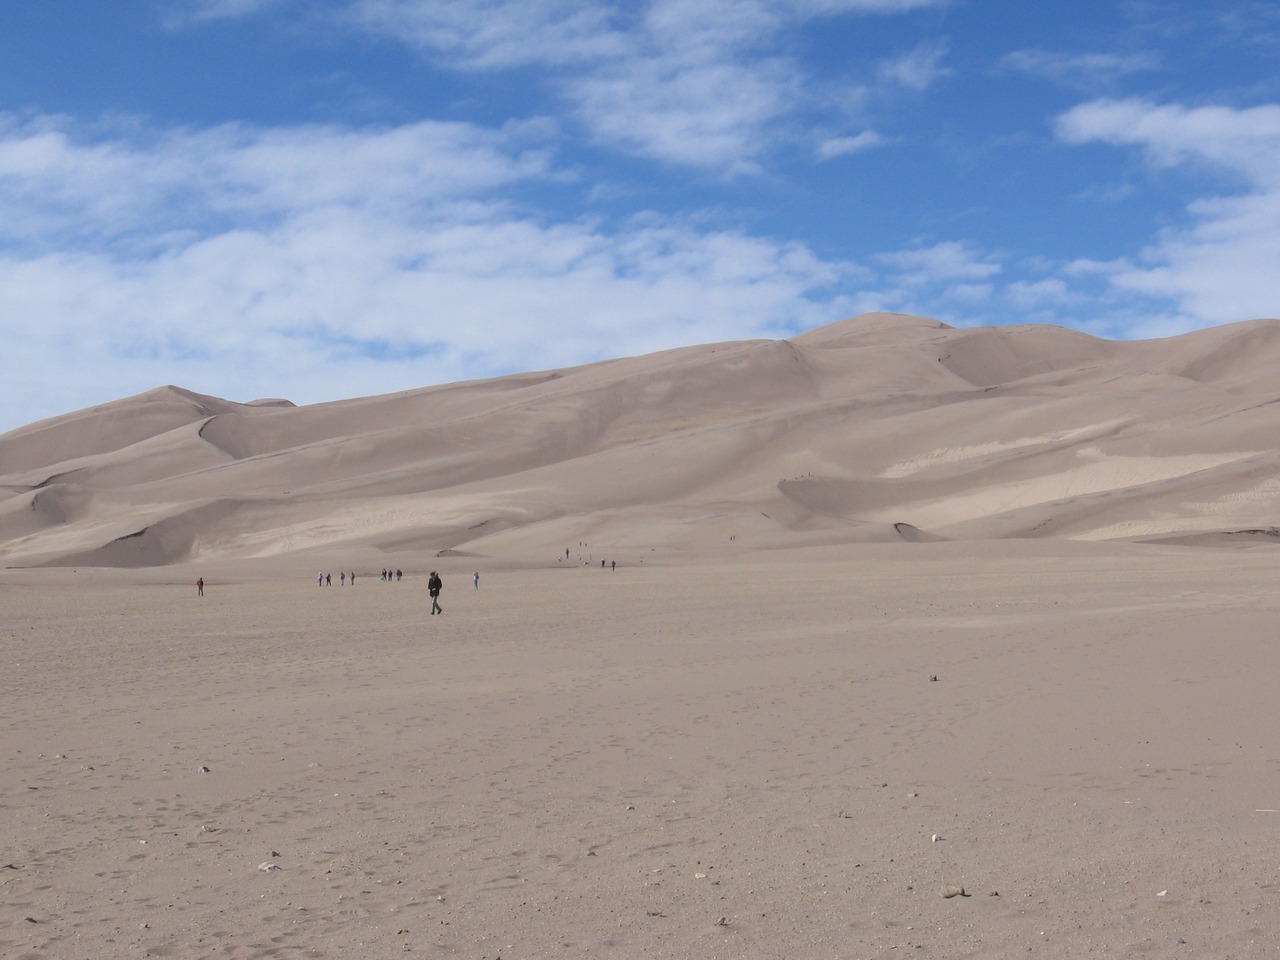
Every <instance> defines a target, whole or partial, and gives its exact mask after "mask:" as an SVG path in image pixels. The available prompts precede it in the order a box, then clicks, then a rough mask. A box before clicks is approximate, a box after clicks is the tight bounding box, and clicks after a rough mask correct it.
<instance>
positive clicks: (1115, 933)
mask: <svg viewBox="0 0 1280 960" xmlns="http://www.w3.org/2000/svg"><path fill="white" fill-rule="evenodd" d="M440 563H441V566H440V569H441V571H442V573H443V574H444V578H445V584H446V587H445V592H444V595H443V597H442V602H443V604H444V607H445V613H444V614H443V615H442V616H439V617H434V618H433V617H430V616H428V615H427V611H428V609H429V600H428V599H427V598H426V591H425V580H426V572H427V571H426V569H425V568H426V563H423V564H421V566H419V565H417V564H409V563H406V566H405V570H406V577H405V579H404V580H403V581H402V582H399V583H393V584H386V583H382V582H379V580H378V577H377V573H376V571H374V572H373V575H369V574H370V572H369V571H368V570H359V571H358V572H359V573H360V576H359V578H358V581H357V583H356V585H355V586H354V587H351V586H344V587H339V586H338V583H337V578H336V574H337V570H336V569H334V570H333V571H332V572H333V573H334V575H335V580H334V585H333V586H332V587H327V588H320V587H317V586H316V584H315V581H314V571H313V572H312V573H311V574H310V575H309V576H308V575H307V574H305V573H301V572H297V575H296V576H289V577H284V576H282V575H280V573H279V571H272V570H269V569H268V568H265V567H263V568H253V567H249V566H243V565H242V566H241V567H239V568H232V567H228V568H226V569H225V570H222V571H219V570H217V569H214V570H210V569H208V568H205V569H203V570H198V569H196V568H194V567H192V568H185V567H176V568H173V567H171V568H164V569H160V570H150V571H131V572H129V571H107V570H92V569H79V570H75V571H73V570H70V569H67V570H52V571H27V572H24V571H15V570H9V571H2V572H0V613H2V621H0V622H2V624H3V626H2V632H0V676H2V677H3V682H2V688H3V696H0V757H2V758H3V768H2V772H0V900H2V902H3V906H0V955H3V956H4V957H7V958H13V960H28V958H29V960H36V958H39V960H45V958H94V960H97V958H104V960H110V958H126V957H128V958H139V957H180V958H202V957H208V958H257V957H374V958H378V957H393V956H394V957H400V956H405V955H410V956H419V957H442V958H444V957H466V958H477V960H478V958H497V957H501V958H503V960H518V958H533V957H539V958H552V957H593V958H594V957H687V958H715V957H723V958H741V957H759V958H827V957H832V958H875V957H893V958H899V957H935V958H959V957H992V958H994V957H1013V956H1032V957H1052V958H1068V957H1071V958H1076V957H1131V956H1133V957H1176V958H1218V960H1221V958H1228V957H1230V958H1262V957H1274V956H1276V955H1277V950H1278V949H1280V871H1278V870H1277V868H1278V867H1280V863H1278V862H1277V852H1276V851H1277V843H1276V840H1277V832H1278V831H1280V812H1277V811H1280V746H1277V741H1276V732H1277V730H1280V697H1277V695H1276V678H1277V677H1278V676H1280V643H1277V639H1276V624H1277V613H1280V552H1278V551H1277V550H1276V549H1274V548H1270V549H1266V548H1259V549H1246V550H1204V549H1188V548H1174V547H1151V546H1137V545H1118V546H1112V545H1107V544H1090V545H1082V544H1072V543H1065V542H1056V543H1048V542H1039V543H1020V542H1011V543H999V544H913V545H897V546H889V545H866V546H863V547H858V548H846V549H843V550H841V551H838V552H837V551H833V552H831V553H829V554H822V553H818V552H811V553H803V552H793V553H785V552H780V553H778V554H777V555H775V556H772V557H768V556H763V555H757V556H753V557H745V558H740V559H735V560H729V559H724V558H720V559H717V558H710V559H706V560H704V561H701V562H687V563H670V564H661V563H656V562H653V561H652V560H651V561H650V562H648V563H645V564H640V563H635V562H628V563H624V564H622V565H620V566H619V568H618V570H617V571H616V572H614V571H608V570H601V569H599V567H598V564H597V561H596V558H594V557H592V558H591V560H590V562H589V565H585V566H584V565H580V564H578V563H577V562H576V558H575V562H573V565H572V566H570V565H565V564H560V565H555V564H551V565H544V566H541V567H529V568H522V569H490V568H487V567H485V566H483V565H481V566H479V567H478V568H477V569H479V570H480V572H481V583H480V588H479V590H473V589H472V587H471V582H470V581H471V573H472V571H473V565H474V563H475V562H474V561H469V560H465V559H446V560H442V561H440ZM410 566H413V569H410ZM232 573H234V576H232V575H231V574H232ZM224 574H226V575H224ZM199 575H203V576H204V577H205V579H206V581H207V588H206V595H205V596H204V597H203V598H197V597H196V591H195V587H194V581H195V579H196V577H197V576H199ZM934 678H936V679H934ZM960 888H963V891H964V894H963V895H954V896H944V894H957V893H958V891H959V889H960Z"/></svg>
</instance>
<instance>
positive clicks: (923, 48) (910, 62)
mask: <svg viewBox="0 0 1280 960" xmlns="http://www.w3.org/2000/svg"><path fill="white" fill-rule="evenodd" d="M946 55H947V47H946V45H945V44H939V43H929V44H921V45H920V46H918V47H916V48H915V49H914V50H912V51H911V52H910V53H905V54H903V55H902V56H900V57H897V58H895V59H893V60H888V61H885V62H884V63H882V64H880V67H879V69H878V70H877V74H878V76H879V77H880V79H881V80H882V81H888V82H890V83H895V84H897V85H898V86H901V87H905V88H906V89H908V90H915V91H917V92H920V91H924V90H927V89H929V87H931V86H933V84H934V82H935V81H937V80H938V79H939V78H941V77H944V76H946V75H947V74H949V73H950V72H951V71H949V70H948V69H946V68H945V67H943V66H942V65H941V64H942V58H943V57H945V56H946Z"/></svg>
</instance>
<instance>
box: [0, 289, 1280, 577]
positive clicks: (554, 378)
mask: <svg viewBox="0 0 1280 960" xmlns="http://www.w3.org/2000/svg"><path fill="white" fill-rule="evenodd" d="M1277 371H1280V321H1276V320H1257V321H1252V322H1249V323H1243V324H1236V325H1233V326H1227V327H1220V328H1216V329H1213V330H1207V331H1201V332H1198V333H1194V334H1188V335H1185V336H1182V337H1177V338H1171V339H1167V340H1161V341H1148V342H1137V343H1120V342H1110V341H1104V340H1099V339H1096V338H1093V337H1089V336H1087V335H1085V334H1081V333H1077V332H1073V331H1069V330H1064V329H1060V328H1053V327H1039V326H1025V327H1001V328H986V329H966V330H957V329H952V328H949V327H947V326H945V325H942V324H939V323H937V322H936V321H932V320H927V319H924V318H918V317H906V316H898V315H889V314H870V315H867V316H863V317H856V318H853V319H851V320H846V321H843V322H840V323H836V324H832V325H830V326H827V327H824V328H821V329H818V330H815V331H811V332H809V333H806V334H803V335H801V336H798V337H796V338H794V339H793V340H791V341H749V342H740V343H725V344H712V345H706V346H699V347H690V348H686V349H680V350H672V351H667V352H663V353H659V354H654V355H651V356H645V357H637V358H631V359H625V360H615V361H609V362H603V363H596V364H591V365H588V366H583V367H577V368H572V369H564V370H556V371H548V372H543V373H535V374H521V375H516V376H509V377H502V378H498V379H494V380H488V381H477V382H469V383H459V384H452V385H447V386H441V387H432V388H427V389H422V390H417V391H409V392H405V393H398V394H392V395H387V396H380V397H370V398H365V399H360V400H349V401H342V402H336V403H328V404H318V405H314V406H309V407H293V406H291V405H288V404H287V403H285V402H283V401H272V402H259V403H254V404H238V403H232V402H229V401H226V400H220V399H216V398H213V397H205V396H201V395H198V394H194V393H191V392H190V391H186V390H181V389H179V388H176V387H165V388H161V389H158V390H154V391H151V392H149V393H146V394H142V395H140V396H137V397H133V398H129V399H126V400H121V401H117V402H115V403H111V404H107V405H104V406H101V407H95V408H92V409H89V410H85V411H81V412H79V413H75V414H70V415H67V416H64V417H58V418H55V419H52V420H47V421H44V422H41V423H37V424H33V425H31V426H29V427H25V428H22V429H19V430H16V431H13V432H10V433H8V434H5V435H4V436H2V437H0V497H3V499H2V500H0V563H3V564H4V565H6V566H39V565H104V566H126V567H140V566H159V565H165V564H169V563H175V562H182V561H187V560H216V559H236V558H249V557H262V558H271V557H293V558H305V557H311V556H313V555H317V554H318V555H320V556H321V557H329V556H332V557H334V558H337V557H348V556H361V555H369V556H372V555H376V554H381V553H387V552H395V551H403V550H415V551H424V552H426V553H428V554H429V553H433V552H434V553H438V552H440V551H466V552H469V553H475V554H478V555H482V556H513V557H522V556H523V557H528V556H545V555H546V554H547V552H548V551H550V550H552V549H554V550H556V551H559V550H560V549H561V548H560V546H559V544H560V543H561V542H565V543H572V542H577V541H589V542H594V543H600V544H602V545H604V544H607V545H609V546H610V547H612V548H613V549H614V550H615V551H624V550H629V551H632V552H633V553H634V552H637V551H642V550H645V549H650V550H652V549H657V548H662V549H665V550H678V551H685V552H689V553H699V552H705V551H708V550H711V551H715V550H721V549H726V548H728V546H727V545H729V544H733V545H734V547H732V549H742V550H746V549H751V548H771V547H777V546H789V545H798V544H822V543H825V544H840V543H856V542H865V541H879V540H888V541H896V540H901V539H904V538H905V539H909V540H920V539H964V540H984V539H998V538H1013V537H1065V538H1072V539H1084V540H1089V539H1127V540H1148V539H1159V540H1166V541H1170V542H1179V543H1213V544H1221V543H1234V542H1245V541H1242V540H1241V539H1240V538H1239V537H1236V535H1237V534H1240V533H1241V532H1242V531H1262V532H1264V533H1265V532H1266V531H1270V530H1272V529H1274V527H1275V525H1276V523H1277V518H1280V480H1277V479H1276V477H1277V474H1278V471H1277V467H1280V452H1278V451H1277V448H1276V443H1275V438H1276V437H1277V436H1280V403H1276V402H1275V401H1277V400H1280V386H1277V384H1278V383H1280V380H1277V377H1276V373H1277ZM1233 537H1235V539H1232V538H1233ZM1246 540H1247V542H1275V538H1263V539H1259V538H1258V537H1252V538H1246Z"/></svg>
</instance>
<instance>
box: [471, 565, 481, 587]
mask: <svg viewBox="0 0 1280 960" xmlns="http://www.w3.org/2000/svg"><path fill="white" fill-rule="evenodd" d="M471 589H472V590H479V589H480V571H479V570H477V571H476V572H475V573H473V574H472V575H471Z"/></svg>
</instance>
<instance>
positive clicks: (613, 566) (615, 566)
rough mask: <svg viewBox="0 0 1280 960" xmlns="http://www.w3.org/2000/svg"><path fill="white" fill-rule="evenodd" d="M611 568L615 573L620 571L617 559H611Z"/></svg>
mask: <svg viewBox="0 0 1280 960" xmlns="http://www.w3.org/2000/svg"><path fill="white" fill-rule="evenodd" d="M609 569H610V570H612V571H613V572H614V573H617V572H618V561H617V560H610V561H609Z"/></svg>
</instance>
